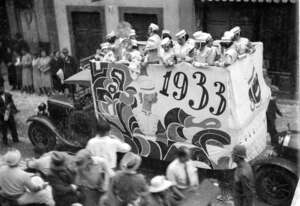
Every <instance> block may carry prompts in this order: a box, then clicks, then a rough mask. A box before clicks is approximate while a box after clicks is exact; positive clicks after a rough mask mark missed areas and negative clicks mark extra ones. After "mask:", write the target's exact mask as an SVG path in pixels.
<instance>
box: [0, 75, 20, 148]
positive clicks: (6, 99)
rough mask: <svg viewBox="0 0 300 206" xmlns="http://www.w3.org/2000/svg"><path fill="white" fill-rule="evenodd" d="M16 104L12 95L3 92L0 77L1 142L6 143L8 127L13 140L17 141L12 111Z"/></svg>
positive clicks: (14, 109) (2, 83) (2, 81)
mask: <svg viewBox="0 0 300 206" xmlns="http://www.w3.org/2000/svg"><path fill="white" fill-rule="evenodd" d="M15 112H16V106H15V104H14V101H13V98H12V95H11V94H10V93H7V92H5V90H4V80H3V79H1V78H0V130H1V132H2V139H3V144H4V145H8V140H7V130H8V129H10V132H11V136H12V139H13V142H19V137H18V133H17V128H16V122H15V118H14V113H15Z"/></svg>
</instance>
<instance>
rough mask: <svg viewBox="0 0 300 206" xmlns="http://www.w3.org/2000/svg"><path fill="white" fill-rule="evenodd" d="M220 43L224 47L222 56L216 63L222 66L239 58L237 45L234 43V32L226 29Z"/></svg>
mask: <svg viewBox="0 0 300 206" xmlns="http://www.w3.org/2000/svg"><path fill="white" fill-rule="evenodd" d="M220 44H221V47H222V48H221V49H222V53H221V58H220V60H219V61H217V62H216V63H215V64H216V65H217V66H221V67H226V66H229V65H231V64H233V63H234V62H235V61H236V60H237V58H238V53H237V51H236V47H235V46H234V44H233V33H232V32H230V31H226V32H225V33H224V35H223V37H222V39H221V42H220Z"/></svg>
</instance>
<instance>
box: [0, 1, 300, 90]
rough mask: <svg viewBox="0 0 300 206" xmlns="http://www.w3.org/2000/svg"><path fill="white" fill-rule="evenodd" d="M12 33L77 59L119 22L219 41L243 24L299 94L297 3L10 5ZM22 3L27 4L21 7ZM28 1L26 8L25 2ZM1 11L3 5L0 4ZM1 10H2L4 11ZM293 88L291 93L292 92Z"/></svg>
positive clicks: (270, 65) (279, 81)
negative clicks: (207, 35)
mask: <svg viewBox="0 0 300 206" xmlns="http://www.w3.org/2000/svg"><path fill="white" fill-rule="evenodd" d="M5 2H6V3H5V6H6V12H7V14H8V15H7V16H8V18H7V21H6V22H8V23H9V27H3V29H5V28H9V30H10V33H11V34H12V35H13V34H14V33H16V32H17V31H19V32H21V33H23V36H24V38H25V40H27V41H28V42H30V43H31V45H37V44H38V45H40V46H44V47H47V48H49V49H51V50H56V49H61V48H65V47H66V48H68V49H69V50H70V51H71V53H72V54H73V55H74V56H76V57H77V58H83V57H86V56H89V55H91V54H93V53H94V51H95V49H96V48H97V47H98V46H99V44H100V43H101V42H102V41H103V40H104V37H105V35H106V33H108V32H111V31H112V30H116V28H117V26H118V24H119V22H120V21H127V22H129V23H130V24H131V25H132V27H133V28H134V29H136V32H137V35H138V39H139V40H145V39H146V37H147V26H148V25H149V23H150V22H153V23H157V24H158V25H159V26H160V27H161V28H165V29H168V30H170V31H171V32H172V33H173V34H174V33H176V32H178V31H179V30H180V29H186V30H187V31H188V32H189V33H192V32H194V31H196V30H203V31H206V32H209V33H211V34H212V36H213V37H214V38H215V39H218V38H220V37H221V35H222V34H223V33H224V31H225V30H228V29H230V28H232V27H233V26H236V25H239V26H240V27H241V29H242V36H245V37H248V38H249V39H251V40H252V41H262V42H263V43H264V60H265V67H266V68H267V69H268V71H269V74H270V75H271V76H272V79H273V83H274V84H276V85H278V86H279V87H280V89H281V90H282V91H285V92H286V93H287V94H295V92H296V88H297V86H296V80H297V77H298V70H297V68H298V67H297V62H298V59H297V29H298V27H297V26H298V22H297V20H296V1H295V0H151V1H150V0H5ZM20 2H23V3H20ZM25 2H27V3H25ZM0 6H1V5H0ZM0 9H1V8H0ZM291 88H292V89H291Z"/></svg>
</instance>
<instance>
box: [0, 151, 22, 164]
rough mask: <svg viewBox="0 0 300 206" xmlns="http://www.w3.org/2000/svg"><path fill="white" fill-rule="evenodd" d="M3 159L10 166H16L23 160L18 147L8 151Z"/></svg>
mask: <svg viewBox="0 0 300 206" xmlns="http://www.w3.org/2000/svg"><path fill="white" fill-rule="evenodd" d="M3 159H4V161H5V163H6V164H7V165H8V166H16V165H18V164H19V162H20V161H21V152H20V151H19V150H17V149H16V150H11V151H8V152H7V153H6V154H5V155H4V157H3Z"/></svg>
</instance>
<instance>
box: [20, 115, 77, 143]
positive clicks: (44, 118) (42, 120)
mask: <svg viewBox="0 0 300 206" xmlns="http://www.w3.org/2000/svg"><path fill="white" fill-rule="evenodd" d="M26 122H28V123H32V122H38V123H40V124H43V125H45V126H46V127H48V128H49V129H50V130H51V131H52V132H53V133H54V134H55V136H56V138H57V140H58V141H60V142H62V143H63V144H66V145H70V146H74V147H76V146H75V145H73V144H72V143H71V142H69V141H67V140H66V139H64V138H63V136H62V134H61V133H60V132H59V131H58V130H57V129H56V127H55V125H54V124H53V122H52V121H51V120H50V119H49V118H48V117H47V116H42V115H34V116H31V117H29V118H28V119H27V121H26Z"/></svg>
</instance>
